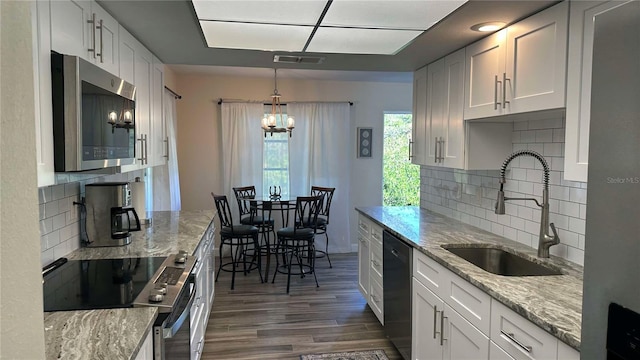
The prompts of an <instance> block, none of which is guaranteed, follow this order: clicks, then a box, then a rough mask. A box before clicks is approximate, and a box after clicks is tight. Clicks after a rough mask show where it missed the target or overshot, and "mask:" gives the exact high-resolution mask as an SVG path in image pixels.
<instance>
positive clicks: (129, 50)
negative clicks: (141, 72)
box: [118, 26, 142, 85]
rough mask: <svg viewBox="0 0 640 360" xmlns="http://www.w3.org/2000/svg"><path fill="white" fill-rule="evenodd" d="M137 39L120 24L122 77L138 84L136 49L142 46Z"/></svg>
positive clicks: (120, 67) (119, 41) (119, 46)
mask: <svg viewBox="0 0 640 360" xmlns="http://www.w3.org/2000/svg"><path fill="white" fill-rule="evenodd" d="M141 46H142V45H139V43H138V40H136V39H135V38H134V37H133V36H132V35H131V34H129V32H128V31H127V30H126V29H125V28H123V27H122V26H120V28H119V29H118V57H119V58H120V61H119V71H120V78H121V79H122V80H124V81H127V82H129V83H131V84H134V85H135V84H136V49H137V48H140V47H141Z"/></svg>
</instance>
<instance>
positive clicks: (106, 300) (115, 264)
mask: <svg viewBox="0 0 640 360" xmlns="http://www.w3.org/2000/svg"><path fill="white" fill-rule="evenodd" d="M165 259H166V257H151V258H126V259H100V260H69V261H68V262H67V263H65V264H64V265H62V266H60V267H59V268H57V269H55V270H53V271H51V272H50V273H48V274H47V275H45V277H44V284H43V287H44V311H64V310H90V309H110V308H122V307H131V306H132V303H133V300H134V299H135V298H136V296H138V294H139V293H140V291H142V289H143V288H144V286H145V285H146V284H147V283H148V282H149V280H151V278H152V277H153V274H154V273H155V272H156V270H157V269H158V268H159V267H160V265H161V264H162V262H163V261H164V260H165Z"/></svg>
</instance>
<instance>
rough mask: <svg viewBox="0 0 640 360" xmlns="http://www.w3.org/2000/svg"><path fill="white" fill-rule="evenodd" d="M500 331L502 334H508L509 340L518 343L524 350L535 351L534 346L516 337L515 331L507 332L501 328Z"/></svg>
mask: <svg viewBox="0 0 640 360" xmlns="http://www.w3.org/2000/svg"><path fill="white" fill-rule="evenodd" d="M500 333H501V334H502V335H504V336H506V337H507V338H508V339H509V340H511V341H513V342H514V343H515V344H516V345H518V346H519V347H521V348H522V350H524V351H526V352H528V353H530V352H532V351H533V347H531V346H529V345H525V344H523V343H521V342H520V341H519V340H518V339H516V337H515V335H514V334H513V333H506V332H504V330H500Z"/></svg>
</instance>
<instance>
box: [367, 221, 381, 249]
mask: <svg viewBox="0 0 640 360" xmlns="http://www.w3.org/2000/svg"><path fill="white" fill-rule="evenodd" d="M370 234H371V240H372V241H375V242H377V243H379V244H380V246H382V228H381V227H380V226H378V225H376V224H374V223H371V231H370Z"/></svg>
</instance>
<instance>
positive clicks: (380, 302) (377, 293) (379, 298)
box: [369, 277, 384, 325]
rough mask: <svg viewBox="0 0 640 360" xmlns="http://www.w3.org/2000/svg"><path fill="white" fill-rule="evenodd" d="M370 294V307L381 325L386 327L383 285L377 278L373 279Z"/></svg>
mask: <svg viewBox="0 0 640 360" xmlns="http://www.w3.org/2000/svg"><path fill="white" fill-rule="evenodd" d="M369 294H371V297H370V301H369V306H370V307H371V310H373V313H374V314H376V316H377V317H378V320H380V323H381V324H382V325H384V314H383V309H384V292H383V288H382V285H381V284H380V283H378V282H377V281H376V280H375V278H373V277H372V278H371V281H370V288H369Z"/></svg>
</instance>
